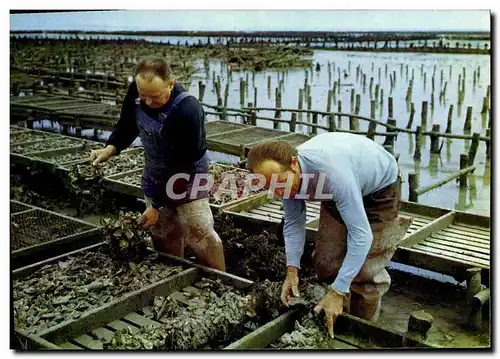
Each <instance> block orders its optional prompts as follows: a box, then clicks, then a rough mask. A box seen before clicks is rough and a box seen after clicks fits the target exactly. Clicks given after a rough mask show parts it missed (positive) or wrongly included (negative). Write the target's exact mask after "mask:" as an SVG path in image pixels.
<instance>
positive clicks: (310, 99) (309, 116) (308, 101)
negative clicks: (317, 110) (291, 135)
mask: <svg viewBox="0 0 500 359" xmlns="http://www.w3.org/2000/svg"><path fill="white" fill-rule="evenodd" d="M311 106H312V97H311V96H307V109H308V110H311ZM307 121H308V122H310V121H311V113H310V112H309V113H308V114H307Z"/></svg>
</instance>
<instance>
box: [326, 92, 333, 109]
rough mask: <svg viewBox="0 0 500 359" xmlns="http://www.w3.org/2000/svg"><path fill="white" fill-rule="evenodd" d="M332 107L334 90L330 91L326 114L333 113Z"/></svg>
mask: <svg viewBox="0 0 500 359" xmlns="http://www.w3.org/2000/svg"><path fill="white" fill-rule="evenodd" d="M331 106H332V90H328V98H327V100H326V112H331V108H332V107H331Z"/></svg>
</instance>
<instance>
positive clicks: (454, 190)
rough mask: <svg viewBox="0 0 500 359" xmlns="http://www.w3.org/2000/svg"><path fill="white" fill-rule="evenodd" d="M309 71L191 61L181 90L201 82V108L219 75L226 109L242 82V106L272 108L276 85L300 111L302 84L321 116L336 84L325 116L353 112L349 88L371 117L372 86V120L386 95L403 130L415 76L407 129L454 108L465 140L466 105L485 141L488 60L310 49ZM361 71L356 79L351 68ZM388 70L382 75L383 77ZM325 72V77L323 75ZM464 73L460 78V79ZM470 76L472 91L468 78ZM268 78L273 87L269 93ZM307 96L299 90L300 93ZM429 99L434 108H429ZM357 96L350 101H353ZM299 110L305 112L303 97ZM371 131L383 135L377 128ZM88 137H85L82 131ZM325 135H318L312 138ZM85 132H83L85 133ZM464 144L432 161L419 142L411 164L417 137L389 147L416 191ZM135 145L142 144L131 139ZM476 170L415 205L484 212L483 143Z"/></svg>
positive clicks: (441, 172) (211, 98)
mask: <svg viewBox="0 0 500 359" xmlns="http://www.w3.org/2000/svg"><path fill="white" fill-rule="evenodd" d="M312 59H313V62H314V65H316V63H319V64H320V66H321V68H320V71H316V69H315V68H308V69H289V70H287V71H265V72H260V73H255V76H254V75H253V74H252V73H251V72H236V71H234V72H233V73H232V75H231V76H230V77H229V76H228V71H227V68H226V66H225V65H224V64H222V63H221V61H219V60H211V61H210V63H209V68H208V71H206V69H205V68H204V66H203V61H202V60H200V61H198V62H196V66H197V67H198V70H199V71H198V73H197V74H195V76H194V77H193V79H192V81H191V83H190V84H185V86H186V87H188V88H189V91H191V92H192V93H193V94H195V95H197V94H198V81H202V82H204V83H205V84H206V90H205V95H204V100H203V102H205V103H208V104H216V102H217V100H216V94H215V89H214V86H213V82H214V78H213V74H214V73H215V77H216V79H217V77H220V81H221V92H222V93H223V91H224V88H225V85H226V83H228V82H229V97H228V106H229V107H233V108H240V79H241V78H242V79H245V80H246V79H248V90H247V91H246V96H245V100H244V104H245V105H246V104H247V103H249V102H254V93H255V90H254V89H255V88H257V106H258V107H275V88H276V87H277V86H279V84H280V82H281V81H282V87H281V89H282V108H292V109H294V108H298V98H299V89H301V88H302V89H304V88H305V81H306V78H307V84H308V85H309V86H310V96H311V109H313V110H319V111H326V108H327V98H328V91H329V90H332V89H333V87H334V83H335V82H337V83H340V84H341V86H340V88H339V87H337V93H336V95H335V96H334V98H333V99H332V103H331V111H337V110H338V104H339V102H338V101H339V100H340V101H341V102H342V112H348V113H349V112H351V113H352V112H354V103H351V90H354V93H355V94H359V95H360V98H361V103H360V112H359V114H360V115H364V116H367V117H370V112H371V110H370V101H371V99H375V94H374V93H375V87H376V85H377V84H378V85H379V86H380V89H381V90H383V96H382V93H381V92H379V96H378V101H377V107H376V111H375V118H376V119H377V120H380V121H384V122H385V121H387V117H388V97H389V96H391V97H392V98H393V109H394V111H393V117H394V119H396V121H397V125H398V127H403V128H404V127H406V125H407V123H408V121H409V117H410V105H409V104H408V103H407V101H406V100H405V97H406V93H407V88H408V84H409V81H410V79H411V78H412V77H413V91H412V99H411V102H413V103H414V107H415V114H414V119H413V125H412V126H411V129H412V130H415V128H416V126H417V125H422V127H423V128H425V129H427V130H429V131H430V130H431V128H432V125H433V124H439V125H440V128H441V132H444V130H445V128H446V125H447V117H448V111H449V108H450V105H453V107H454V110H453V117H452V133H454V134H464V131H463V126H464V122H465V117H466V113H467V107H468V106H472V130H471V133H466V134H472V133H473V132H479V133H480V134H481V135H482V136H484V135H485V130H486V128H487V127H488V126H489V124H488V122H489V116H488V115H482V114H481V109H482V104H483V98H484V96H485V95H486V92H487V87H488V85H489V84H490V57H489V56H488V55H448V54H446V55H444V54H410V53H359V52H334V51H314V55H313V56H312ZM358 67H359V76H357V74H356V73H357V68H358ZM386 68H387V71H386ZM329 69H330V71H329ZM464 69H465V77H464ZM475 71H477V72H478V73H479V76H477V77H476V81H475V85H474V72H475ZM363 74H365V75H366V85H365V86H363V84H362V78H363ZM391 74H393V75H395V79H396V80H395V86H394V87H393V88H392V89H391V86H390V83H391V81H390V75H391ZM433 75H434V96H433V93H432V78H433ZM268 77H270V78H271V86H270V87H268ZM370 78H373V87H372V92H371V95H370V86H369V85H370ZM463 78H465V92H464V96H463V97H464V100H463V104H462V105H458V89H459V85H458V84H459V80H460V81H462V79H463ZM445 83H446V95H445V98H444V101H440V100H439V93H440V91H441V90H443V89H444V86H445ZM304 94H305V91H304ZM432 97H434V106H432ZM354 98H355V96H354ZM423 101H427V102H428V117H427V121H426V122H425V123H422V120H421V111H422V102H423ZM303 108H307V102H306V96H305V95H304V101H303ZM259 115H260V116H264V117H274V111H260V112H259ZM290 117H291V113H290V112H288V113H286V112H283V113H282V118H284V119H287V120H289V119H290ZM207 120H208V121H212V120H218V117H217V116H214V115H207ZM299 120H302V121H308V122H312V119H311V116H307V115H306V114H304V115H302V116H299ZM230 121H238V122H240V121H241V119H240V118H235V117H230ZM257 124H258V125H259V126H262V127H268V128H272V123H271V122H269V121H264V120H258V123H257ZM319 124H321V125H325V126H327V120H326V119H324V118H321V117H320V118H319ZM337 124H340V126H339V127H340V128H342V129H348V128H349V119H348V118H342V119H341V120H340V123H339V122H337ZM359 128H360V129H361V130H366V129H367V128H368V123H367V122H366V121H363V120H360V121H359ZM280 129H282V130H288V129H289V128H288V125H287V124H281V125H280ZM377 131H380V132H384V129H383V128H382V127H381V126H379V127H378V128H377ZM84 132H86V131H84ZM297 132H301V133H304V134H309V133H310V128H308V127H306V126H303V125H298V126H297ZM322 132H324V131H323V130H321V129H319V130H318V133H322ZM91 133H92V131H89V132H88V134H91ZM107 136H109V132H103V133H102V134H101V135H100V137H101V139H104V138H107ZM375 140H376V141H377V142H378V143H383V140H384V138H383V137H379V136H377V137H375ZM470 142H471V141H470V140H461V139H445V140H444V142H443V147H442V151H441V154H440V155H432V156H431V155H430V138H428V137H424V138H423V141H422V148H421V154H422V156H421V160H420V161H415V160H414V159H413V153H414V151H415V136H414V135H410V134H406V133H400V134H399V135H398V137H397V139H396V142H395V152H396V153H399V154H400V159H399V164H400V167H401V170H402V172H403V176H404V177H405V179H406V178H407V175H408V173H409V172H413V171H415V172H417V173H419V175H420V186H421V187H423V186H427V185H429V184H432V183H435V182H436V181H439V180H440V179H442V178H444V177H445V176H447V175H449V174H450V173H452V172H455V171H458V169H459V161H460V154H461V153H467V152H468V150H469V146H470ZM135 144H136V145H138V144H140V142H139V141H138V140H137V141H136V142H135ZM216 158H217V159H220V158H223V159H224V161H225V162H228V161H229V162H232V161H234V160H236V158H235V157H234V156H224V155H221V154H216ZM474 163H475V164H476V166H477V169H476V170H475V172H474V173H473V174H471V175H469V188H468V189H466V190H460V189H459V187H458V183H456V182H455V181H452V182H449V183H447V184H445V185H443V186H442V187H440V188H438V189H435V190H433V191H430V192H427V193H425V194H423V195H421V196H419V203H423V204H426V205H432V206H439V207H444V208H451V209H455V210H460V211H467V212H471V213H476V214H482V215H489V214H490V163H489V160H488V161H487V160H486V145H485V143H484V142H480V145H479V149H478V152H477V155H476V159H475V162H474ZM407 198H408V183H404V184H403V199H407Z"/></svg>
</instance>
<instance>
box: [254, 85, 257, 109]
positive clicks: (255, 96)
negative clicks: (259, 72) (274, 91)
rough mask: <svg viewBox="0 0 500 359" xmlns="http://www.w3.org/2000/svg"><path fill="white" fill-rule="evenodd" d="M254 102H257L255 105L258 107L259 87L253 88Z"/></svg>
mask: <svg viewBox="0 0 500 359" xmlns="http://www.w3.org/2000/svg"><path fill="white" fill-rule="evenodd" d="M253 103H254V104H255V107H257V87H254V88H253Z"/></svg>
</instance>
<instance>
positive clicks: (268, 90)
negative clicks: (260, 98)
mask: <svg viewBox="0 0 500 359" xmlns="http://www.w3.org/2000/svg"><path fill="white" fill-rule="evenodd" d="M267 96H268V97H270V96H271V76H267Z"/></svg>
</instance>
